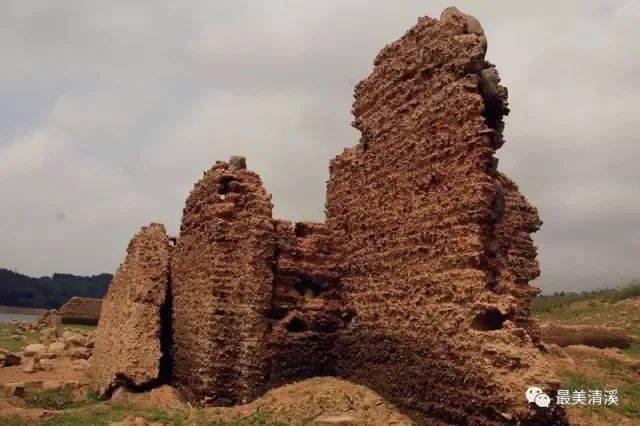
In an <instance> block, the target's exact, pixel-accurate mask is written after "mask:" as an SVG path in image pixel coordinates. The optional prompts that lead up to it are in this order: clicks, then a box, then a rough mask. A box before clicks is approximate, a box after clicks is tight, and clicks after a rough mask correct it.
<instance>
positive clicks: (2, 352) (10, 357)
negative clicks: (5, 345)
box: [0, 349, 21, 367]
mask: <svg viewBox="0 0 640 426" xmlns="http://www.w3.org/2000/svg"><path fill="white" fill-rule="evenodd" d="M20 360H21V358H20V356H19V355H16V354H14V353H13V352H9V351H8V350H6V349H0V367H11V366H14V365H19V364H20Z"/></svg>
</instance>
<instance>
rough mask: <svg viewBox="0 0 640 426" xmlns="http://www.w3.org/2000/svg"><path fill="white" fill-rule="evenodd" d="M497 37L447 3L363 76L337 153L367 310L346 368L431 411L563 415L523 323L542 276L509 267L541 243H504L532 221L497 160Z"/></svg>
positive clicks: (357, 322)
mask: <svg viewBox="0 0 640 426" xmlns="http://www.w3.org/2000/svg"><path fill="white" fill-rule="evenodd" d="M486 43H487V41H486V38H485V36H484V33H483V31H482V28H481V27H480V24H479V23H478V22H477V20H475V18H473V17H470V16H468V15H464V14H462V13H460V12H458V11H457V10H455V9H454V8H451V9H447V10H446V11H445V12H444V13H443V15H442V17H441V20H439V21H438V20H435V19H431V18H427V17H425V18H421V19H419V21H418V23H417V25H416V26H414V27H413V28H412V29H410V30H409V31H408V32H407V33H406V34H405V35H404V36H403V37H402V38H401V39H400V40H398V41H396V42H394V43H392V44H390V45H388V46H386V47H385V48H384V49H383V50H382V51H381V52H380V54H379V55H378V56H377V58H376V59H375V62H374V65H375V67H374V70H373V72H372V73H371V75H370V76H369V77H367V78H366V79H365V80H363V81H361V82H360V83H359V84H358V85H357V86H356V89H355V103H354V106H353V113H354V116H355V120H354V126H355V127H356V128H357V129H359V130H360V131H361V133H362V137H361V140H360V143H359V145H358V146H357V147H355V148H353V149H347V150H345V152H344V153H343V154H342V155H340V156H338V157H337V158H335V159H334V160H333V161H332V163H331V166H330V175H331V176H330V181H329V183H328V187H327V226H328V227H329V228H330V229H331V230H332V231H333V232H334V233H335V240H334V241H335V247H336V250H340V251H341V255H342V256H343V258H344V261H345V262H346V264H347V267H346V273H345V276H344V278H343V279H342V287H343V292H342V298H343V302H344V303H345V308H346V309H348V310H351V311H352V312H354V313H355V316H354V318H353V321H352V322H351V324H350V327H348V329H347V330H346V331H345V332H344V333H343V337H342V338H341V341H340V344H339V345H337V346H336V348H337V351H338V353H337V355H336V360H337V365H336V369H337V371H338V372H339V374H341V375H343V376H345V377H347V378H350V379H352V380H355V381H358V382H361V383H364V384H367V385H369V386H371V387H373V388H374V389H376V390H378V391H379V392H381V393H382V394H383V395H385V396H386V397H390V398H392V399H393V400H394V401H396V402H398V403H401V404H402V405H404V406H405V407H408V408H409V409H413V410H415V412H416V413H418V414H417V416H422V415H423V416H426V417H428V416H431V417H436V418H439V419H440V420H444V421H447V422H452V423H474V424H475V423H478V424H480V423H482V424H500V423H503V422H509V421H519V420H529V419H535V420H536V421H540V419H542V418H544V417H548V418H551V417H554V416H561V414H558V411H556V410H554V409H549V410H547V411H545V412H544V413H542V412H540V411H534V410H533V409H532V408H531V407H528V406H527V405H526V404H525V402H524V401H523V397H522V395H523V392H524V391H525V390H526V388H527V387H528V386H530V385H531V384H532V383H537V384H538V385H542V386H545V384H546V383H548V384H549V385H552V384H553V383H554V382H553V380H551V378H550V377H549V376H548V374H547V371H546V370H547V369H546V368H545V367H544V365H543V364H542V363H541V361H540V355H539V353H538V350H537V349H536V348H535V347H534V345H533V343H532V338H531V337H530V336H529V335H528V333H527V330H526V329H524V328H521V327H520V326H519V325H518V322H521V320H522V317H526V308H523V306H524V305H525V304H526V303H527V302H528V299H529V298H530V297H531V295H532V294H533V293H534V291H533V290H531V288H530V287H529V285H528V283H527V282H526V281H527V280H525V278H526V277H529V276H531V274H527V273H525V274H524V275H522V279H521V280H519V281H518V284H517V285H518V286H519V288H518V289H517V290H516V289H515V287H513V286H510V284H509V283H511V281H513V280H510V281H509V283H507V282H506V280H505V279H503V277H501V273H502V270H503V269H508V270H509V271H510V273H511V274H512V275H517V274H518V273H519V272H518V265H519V264H521V261H520V260H519V259H517V258H516V256H515V253H516V252H518V250H521V251H522V250H524V251H527V250H528V251H527V253H524V252H523V256H522V259H523V260H522V262H524V259H526V260H527V261H530V260H531V259H533V260H532V261H533V262H535V249H534V250H533V251H531V249H530V247H529V246H527V247H525V246H526V245H527V244H529V243H530V240H527V241H524V240H523V241H522V243H523V244H522V245H520V246H519V247H520V249H518V248H516V246H515V245H511V244H510V243H509V242H508V241H506V240H501V239H500V236H501V235H502V236H503V237H504V238H505V239H508V238H511V236H513V235H514V234H515V233H517V234H518V236H520V237H522V232H521V230H520V228H518V230H517V232H516V231H515V228H516V227H517V226H516V225H515V224H518V223H524V222H529V221H531V220H533V219H531V218H523V217H522V209H521V208H519V207H518V206H516V205H515V204H514V200H516V199H517V198H518V196H517V194H516V193H515V192H512V191H508V193H507V196H505V190H504V188H503V185H502V182H501V178H500V175H499V174H498V172H497V171H496V166H497V160H496V159H495V158H494V157H493V154H494V153H495V150H496V149H497V148H499V147H500V146H501V145H502V143H503V140H502V128H503V122H502V116H503V115H504V114H506V113H507V112H508V108H507V105H506V89H504V88H503V87H501V86H499V84H498V82H499V77H498V75H497V71H496V70H495V68H494V67H493V66H492V65H491V64H489V63H488V62H486V61H485V59H484V55H485V51H486ZM508 190H509V188H508ZM505 203H511V205H510V206H508V207H507V206H506V205H505ZM505 209H510V210H508V211H509V212H510V213H509V217H510V219H509V220H510V225H508V226H505V227H503V228H500V227H499V226H498V225H497V224H499V223H500V222H501V221H502V220H503V217H504V215H505ZM512 213H513V214H512ZM532 230H533V229H531V228H527V230H526V232H527V233H528V232H531V231H532ZM531 247H532V245H531ZM505 254H510V255H511V257H510V258H508V259H507V258H506V257H505ZM531 254H532V255H533V258H531V257H530V256H531ZM505 265H507V266H506V267H505ZM529 272H530V271H529ZM501 284H502V287H501V291H498V290H497V289H498V288H500V286H501ZM516 317H519V318H518V321H516Z"/></svg>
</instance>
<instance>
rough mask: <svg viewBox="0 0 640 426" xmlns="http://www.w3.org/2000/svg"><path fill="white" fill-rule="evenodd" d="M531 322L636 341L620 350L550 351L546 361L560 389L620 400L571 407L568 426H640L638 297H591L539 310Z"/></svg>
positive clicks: (588, 348)
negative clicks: (620, 332) (604, 330)
mask: <svg viewBox="0 0 640 426" xmlns="http://www.w3.org/2000/svg"><path fill="white" fill-rule="evenodd" d="M588 297H592V296H588ZM534 312H535V304H534ZM535 317H536V318H537V319H539V320H540V321H545V322H550V323H555V324H559V325H596V326H597V325H599V326H608V327H621V328H623V329H625V330H626V331H627V332H628V333H629V334H630V335H631V336H633V337H634V339H636V342H635V343H634V344H632V346H631V347H630V348H627V349H622V350H619V349H597V348H591V347H586V346H569V347H566V348H564V349H562V350H560V349H559V348H557V347H551V348H550V351H549V353H548V354H547V357H546V358H547V359H548V360H549V364H550V366H551V367H552V368H554V369H555V370H556V372H557V374H558V376H559V378H560V380H561V382H562V385H561V386H560V388H561V389H568V390H570V391H573V390H589V389H617V390H618V394H619V395H620V404H619V405H617V406H614V405H612V406H589V405H572V406H570V407H569V408H568V410H567V411H568V414H569V418H570V420H571V423H572V424H576V425H590V426H591V425H640V345H639V344H638V343H639V341H638V338H639V337H640V298H637V297H633V298H627V299H622V300H603V299H602V298H600V297H599V296H595V297H594V298H593V299H591V300H576V301H574V302H569V303H566V304H562V305H560V306H558V307H554V308H551V309H547V308H545V309H540V311H539V312H537V313H536V314H535Z"/></svg>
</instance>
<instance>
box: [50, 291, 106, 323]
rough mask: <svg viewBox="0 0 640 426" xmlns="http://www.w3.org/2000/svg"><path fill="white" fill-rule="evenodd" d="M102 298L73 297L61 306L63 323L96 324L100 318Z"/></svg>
mask: <svg viewBox="0 0 640 426" xmlns="http://www.w3.org/2000/svg"><path fill="white" fill-rule="evenodd" d="M100 309H102V299H94V298H92V297H72V298H71V299H69V301H68V302H67V303H65V304H64V305H62V306H61V307H60V310H59V312H60V318H61V320H62V323H63V324H84V325H96V324H98V321H99V320H100Z"/></svg>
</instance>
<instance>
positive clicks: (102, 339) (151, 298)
mask: <svg viewBox="0 0 640 426" xmlns="http://www.w3.org/2000/svg"><path fill="white" fill-rule="evenodd" d="M170 250H171V247H170V243H169V238H168V237H167V234H166V233H165V229H164V226H163V225H160V224H158V223H152V224H151V225H149V226H145V227H143V228H142V229H141V230H140V232H138V233H137V234H136V235H135V236H134V237H133V238H132V239H131V242H130V243H129V247H128V248H127V257H126V258H125V260H124V262H122V265H120V268H118V271H117V272H116V274H115V276H114V277H113V280H112V281H111V284H110V285H109V290H108V291H107V294H106V296H105V298H104V302H103V303H102V316H101V318H100V323H99V324H98V328H97V330H96V334H95V340H96V341H95V347H94V350H93V362H92V365H93V368H92V370H91V378H92V383H93V387H94V388H95V389H96V390H97V391H98V392H99V393H100V394H101V395H108V394H109V393H110V392H111V391H112V390H113V389H114V387H115V386H117V385H127V386H134V387H136V386H137V387H139V386H145V385H148V384H150V383H153V382H155V381H157V380H158V378H159V376H160V364H161V358H162V355H163V353H162V350H161V338H160V337H161V327H162V323H161V310H162V306H163V305H164V303H165V298H166V292H167V285H168V280H169V256H170Z"/></svg>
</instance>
